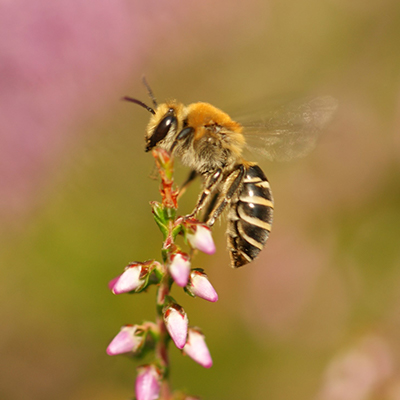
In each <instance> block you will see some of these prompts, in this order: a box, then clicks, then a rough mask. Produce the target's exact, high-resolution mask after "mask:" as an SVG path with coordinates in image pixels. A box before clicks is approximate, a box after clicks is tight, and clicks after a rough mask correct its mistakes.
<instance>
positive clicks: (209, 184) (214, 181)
mask: <svg viewBox="0 0 400 400" xmlns="http://www.w3.org/2000/svg"><path fill="white" fill-rule="evenodd" d="M222 177H223V174H222V170H221V169H220V168H218V169H217V170H216V171H215V172H214V173H213V174H212V175H210V176H209V177H208V178H207V180H206V183H205V186H204V190H203V192H202V193H201V194H200V197H199V200H198V201H197V204H196V207H195V208H194V210H193V211H192V212H191V213H190V214H189V215H187V216H186V218H193V217H194V216H196V214H197V213H198V212H199V211H200V210H201V209H202V208H203V206H204V203H205V202H206V200H207V199H208V198H209V196H210V194H211V192H212V191H213V190H214V189H215V188H216V187H217V186H218V185H219V183H220V182H221V180H222Z"/></svg>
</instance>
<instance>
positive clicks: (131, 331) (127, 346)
mask: <svg viewBox="0 0 400 400" xmlns="http://www.w3.org/2000/svg"><path fill="white" fill-rule="evenodd" d="M143 343H144V335H143V331H142V330H138V329H137V326H136V325H134V326H132V325H126V326H123V327H122V328H121V330H120V332H119V333H118V334H117V335H116V336H115V337H114V339H113V340H112V341H111V343H110V344H109V345H108V347H107V354H108V355H109V356H115V355H117V354H123V353H129V352H135V351H137V350H138V349H139V348H140V347H141V345H142V344H143Z"/></svg>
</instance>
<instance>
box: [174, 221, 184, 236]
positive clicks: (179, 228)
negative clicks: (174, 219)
mask: <svg viewBox="0 0 400 400" xmlns="http://www.w3.org/2000/svg"><path fill="white" fill-rule="evenodd" d="M182 231H184V228H183V225H182V224H179V225H177V226H175V228H173V229H172V238H173V239H174V240H175V239H176V237H177V236H178V235H179V234H180V233H181V232H182Z"/></svg>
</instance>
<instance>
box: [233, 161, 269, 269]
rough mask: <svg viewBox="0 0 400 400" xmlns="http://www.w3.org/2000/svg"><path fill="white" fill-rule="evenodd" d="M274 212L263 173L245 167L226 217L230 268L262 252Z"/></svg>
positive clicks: (256, 167)
mask: <svg viewBox="0 0 400 400" xmlns="http://www.w3.org/2000/svg"><path fill="white" fill-rule="evenodd" d="M273 210H274V204H273V198H272V192H271V189H270V186H269V182H268V179H267V178H266V176H265V175H264V172H263V171H262V170H261V168H260V167H259V166H258V165H252V166H250V167H248V168H247V170H246V173H245V175H244V178H243V183H242V187H241V189H240V191H239V192H238V195H237V196H236V198H235V200H234V201H233V202H232V203H231V208H230V210H229V214H228V229H227V236H228V249H229V251H230V256H231V263H232V266H233V267H235V268H237V267H241V266H242V265H245V264H247V263H249V262H251V261H253V260H254V259H255V258H256V257H257V256H258V254H259V253H260V251H261V250H262V249H263V247H264V245H265V242H266V241H267V239H268V236H269V232H270V231H271V226H272V219H273Z"/></svg>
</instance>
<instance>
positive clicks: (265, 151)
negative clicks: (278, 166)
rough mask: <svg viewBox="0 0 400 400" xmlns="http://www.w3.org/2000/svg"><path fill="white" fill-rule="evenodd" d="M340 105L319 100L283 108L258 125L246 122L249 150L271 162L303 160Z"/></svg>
mask: <svg viewBox="0 0 400 400" xmlns="http://www.w3.org/2000/svg"><path fill="white" fill-rule="evenodd" d="M336 108H337V101H336V100H335V99H334V98H333V97H330V96H322V97H317V98H314V99H311V100H307V101H303V102H295V103H292V104H289V105H288V106H284V107H280V108H279V109H277V110H275V111H273V112H271V113H270V115H268V116H267V117H264V118H262V119H260V120H258V121H249V122H243V123H242V125H243V128H244V129H243V132H244V135H245V138H246V147H247V149H248V150H250V152H252V153H255V154H259V155H261V156H262V157H264V158H267V159H269V160H271V161H287V160H290V159H293V158H298V157H303V156H305V155H306V154H308V153H309V152H310V151H311V150H312V149H313V148H314V147H315V144H316V141H317V139H318V136H319V135H320V134H321V132H322V131H323V129H324V128H325V127H326V125H327V124H328V123H329V121H330V120H331V119H332V117H333V114H334V112H335V110H336Z"/></svg>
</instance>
